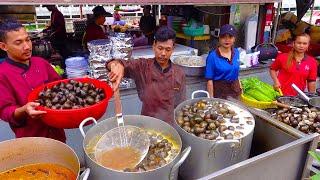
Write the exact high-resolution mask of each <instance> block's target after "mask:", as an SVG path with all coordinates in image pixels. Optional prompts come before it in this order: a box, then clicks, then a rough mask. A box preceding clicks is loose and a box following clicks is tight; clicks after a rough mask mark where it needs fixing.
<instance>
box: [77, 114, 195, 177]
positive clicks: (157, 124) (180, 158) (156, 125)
mask: <svg viewBox="0 0 320 180" xmlns="http://www.w3.org/2000/svg"><path fill="white" fill-rule="evenodd" d="M123 118H124V124H125V125H132V126H137V127H139V128H142V129H145V130H146V131H149V130H150V131H156V132H158V133H160V134H162V135H163V136H164V137H168V138H169V139H170V141H172V142H175V145H176V147H177V148H178V149H177V154H176V155H175V156H174V157H172V159H171V160H170V161H168V162H166V164H164V165H162V166H161V167H158V168H156V169H152V170H147V171H139V172H124V171H116V170H112V169H110V168H106V167H103V166H102V165H100V164H99V163H98V162H97V161H96V159H95V157H94V155H93V153H94V148H95V145H96V143H97V142H98V141H99V139H100V138H101V136H102V135H103V134H104V133H106V132H107V131H109V130H111V129H113V128H115V127H117V126H118V125H117V121H116V119H115V118H114V117H113V118H109V119H106V120H103V121H100V122H99V123H97V122H96V120H95V119H93V118H87V119H85V120H84V121H83V122H82V123H81V124H80V126H79V129H80V131H81V134H82V135H83V137H84V140H83V149H84V152H85V162H86V167H88V168H90V172H91V173H90V179H94V180H105V179H112V180H118V179H119V180H122V179H130V180H150V179H157V180H168V179H170V180H176V179H177V178H178V169H179V167H180V165H181V164H182V163H183V162H184V160H185V159H186V158H187V157H188V155H189V153H190V151H191V148H190V147H187V148H185V149H184V151H181V150H182V142H181V138H180V136H179V134H178V132H177V131H176V130H175V129H174V128H173V127H171V126H170V125H169V124H167V123H165V122H163V121H161V120H159V119H156V118H153V117H148V116H141V115H127V116H123ZM90 121H93V122H94V124H95V125H94V126H93V127H91V128H90V129H89V130H88V131H87V132H86V133H85V132H84V130H83V126H84V125H85V124H86V123H88V122H90ZM149 153H150V152H149Z"/></svg>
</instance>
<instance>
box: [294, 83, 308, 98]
mask: <svg viewBox="0 0 320 180" xmlns="http://www.w3.org/2000/svg"><path fill="white" fill-rule="evenodd" d="M291 86H292V87H293V89H294V90H296V91H297V92H298V93H299V94H300V95H301V96H302V98H303V99H304V100H305V101H307V102H309V100H310V98H309V97H308V96H307V95H306V94H305V93H304V92H302V91H301V90H300V89H299V88H298V86H296V85H295V84H294V83H292V85H291Z"/></svg>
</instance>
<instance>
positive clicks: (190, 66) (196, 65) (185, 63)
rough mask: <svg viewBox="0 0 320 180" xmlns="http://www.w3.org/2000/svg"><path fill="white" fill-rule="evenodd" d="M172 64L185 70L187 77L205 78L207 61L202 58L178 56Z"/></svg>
mask: <svg viewBox="0 0 320 180" xmlns="http://www.w3.org/2000/svg"><path fill="white" fill-rule="evenodd" d="M172 62H173V63H174V64H176V65H178V66H179V67H181V68H182V69H183V70H184V73H185V74H186V76H204V72H205V68H206V60H205V59H203V58H202V57H201V56H186V55H182V56H178V57H176V58H174V59H173V60H172Z"/></svg>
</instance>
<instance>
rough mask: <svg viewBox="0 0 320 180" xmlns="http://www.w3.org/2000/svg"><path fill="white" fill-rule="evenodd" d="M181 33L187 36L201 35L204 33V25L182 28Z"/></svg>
mask: <svg viewBox="0 0 320 180" xmlns="http://www.w3.org/2000/svg"><path fill="white" fill-rule="evenodd" d="M182 30H183V33H184V34H185V35H187V36H202V35H203V34H204V27H203V26H202V27H198V28H192V27H190V26H187V27H183V28H182Z"/></svg>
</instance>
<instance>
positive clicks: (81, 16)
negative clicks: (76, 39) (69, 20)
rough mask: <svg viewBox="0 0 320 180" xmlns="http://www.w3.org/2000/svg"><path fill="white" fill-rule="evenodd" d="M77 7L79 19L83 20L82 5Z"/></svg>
mask: <svg viewBox="0 0 320 180" xmlns="http://www.w3.org/2000/svg"><path fill="white" fill-rule="evenodd" d="M79 7H80V19H83V12H82V4H81V5H80V6H79Z"/></svg>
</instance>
